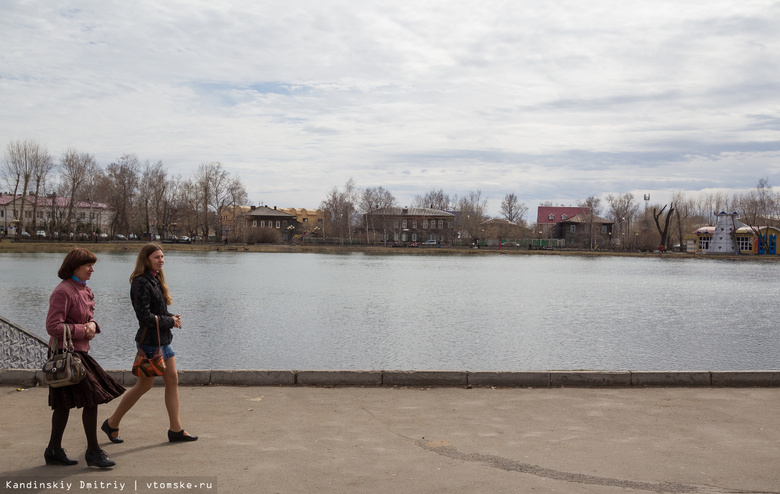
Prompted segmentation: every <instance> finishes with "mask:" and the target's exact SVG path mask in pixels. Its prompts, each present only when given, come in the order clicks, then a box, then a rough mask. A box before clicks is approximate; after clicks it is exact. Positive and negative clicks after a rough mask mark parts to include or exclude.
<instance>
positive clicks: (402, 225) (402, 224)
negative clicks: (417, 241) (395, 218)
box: [401, 220, 407, 242]
mask: <svg viewBox="0 0 780 494" xmlns="http://www.w3.org/2000/svg"><path fill="white" fill-rule="evenodd" d="M401 228H403V229H406V228H407V226H406V220H403V222H401ZM405 241H406V240H405V239H404V242H405Z"/></svg>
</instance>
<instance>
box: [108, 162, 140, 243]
mask: <svg viewBox="0 0 780 494" xmlns="http://www.w3.org/2000/svg"><path fill="white" fill-rule="evenodd" d="M140 170H141V165H140V163H139V162H138V157H137V156H136V155H134V154H125V155H123V156H122V157H121V158H119V160H117V161H116V162H113V163H111V164H110V165H108V166H107V167H106V181H107V184H106V185H107V189H108V190H109V196H108V204H109V205H110V206H111V207H112V208H113V210H114V218H113V220H112V222H111V234H115V233H120V232H124V233H129V232H130V229H131V225H133V224H134V223H135V217H136V214H137V212H136V209H137V202H138V187H139V184H140Z"/></svg>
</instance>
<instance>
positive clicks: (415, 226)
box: [412, 220, 417, 230]
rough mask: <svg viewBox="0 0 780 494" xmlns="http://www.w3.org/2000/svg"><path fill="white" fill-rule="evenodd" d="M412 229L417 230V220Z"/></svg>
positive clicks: (413, 222)
mask: <svg viewBox="0 0 780 494" xmlns="http://www.w3.org/2000/svg"><path fill="white" fill-rule="evenodd" d="M412 228H413V229H415V230H417V220H414V221H412Z"/></svg>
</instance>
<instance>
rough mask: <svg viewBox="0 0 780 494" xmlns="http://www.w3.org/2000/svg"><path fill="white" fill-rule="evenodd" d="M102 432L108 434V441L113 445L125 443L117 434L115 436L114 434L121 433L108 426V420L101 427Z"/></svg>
mask: <svg viewBox="0 0 780 494" xmlns="http://www.w3.org/2000/svg"><path fill="white" fill-rule="evenodd" d="M100 430H101V431H103V432H105V433H106V435H107V436H108V440H109V441H111V442H112V443H116V444H121V443H123V442H125V440H124V439H122V438H121V437H119V434H117V435H116V437H114V436H113V434H114V432H119V429H114V428H112V427H111V426H110V425H108V419H106V420H104V421H103V425H101V426H100Z"/></svg>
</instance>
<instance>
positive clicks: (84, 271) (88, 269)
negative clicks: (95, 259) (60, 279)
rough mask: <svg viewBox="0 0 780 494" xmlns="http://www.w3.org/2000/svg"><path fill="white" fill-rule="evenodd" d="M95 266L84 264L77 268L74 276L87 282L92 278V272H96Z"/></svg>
mask: <svg viewBox="0 0 780 494" xmlns="http://www.w3.org/2000/svg"><path fill="white" fill-rule="evenodd" d="M94 265H95V264H94V263H90V264H82V265H81V266H79V267H77V268H76V270H75V271H73V276H75V277H76V278H78V279H80V280H81V281H87V280H88V279H89V278H90V277H91V276H92V272H93V271H95V269H94V268H93V267H92V266H94Z"/></svg>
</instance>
